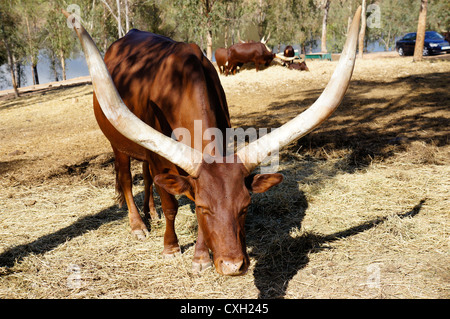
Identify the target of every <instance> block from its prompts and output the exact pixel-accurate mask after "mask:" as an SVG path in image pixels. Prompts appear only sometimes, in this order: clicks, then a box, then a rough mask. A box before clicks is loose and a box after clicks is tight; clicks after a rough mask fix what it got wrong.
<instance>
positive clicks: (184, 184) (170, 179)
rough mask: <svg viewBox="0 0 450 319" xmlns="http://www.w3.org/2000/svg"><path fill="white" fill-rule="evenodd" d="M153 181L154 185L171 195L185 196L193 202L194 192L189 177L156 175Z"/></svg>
mask: <svg viewBox="0 0 450 319" xmlns="http://www.w3.org/2000/svg"><path fill="white" fill-rule="evenodd" d="M153 181H154V182H155V184H156V185H158V186H160V187H162V188H163V189H164V190H166V191H167V192H168V193H170V194H172V195H186V196H187V197H189V198H190V199H192V200H194V190H193V187H192V184H191V182H190V179H189V177H185V176H180V175H173V174H158V175H156V176H155V177H154V179H153Z"/></svg>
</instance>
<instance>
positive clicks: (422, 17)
mask: <svg viewBox="0 0 450 319" xmlns="http://www.w3.org/2000/svg"><path fill="white" fill-rule="evenodd" d="M427 4H428V0H421V4H420V13H419V22H418V24H417V36H416V45H415V47H414V58H413V61H414V62H417V61H422V56H423V43H424V41H425V27H426V24H427Z"/></svg>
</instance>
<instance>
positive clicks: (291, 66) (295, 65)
mask: <svg viewBox="0 0 450 319" xmlns="http://www.w3.org/2000/svg"><path fill="white" fill-rule="evenodd" d="M288 69H290V70H299V71H309V69H308V67H307V66H306V63H305V61H302V62H300V63H297V62H292V63H289V65H288Z"/></svg>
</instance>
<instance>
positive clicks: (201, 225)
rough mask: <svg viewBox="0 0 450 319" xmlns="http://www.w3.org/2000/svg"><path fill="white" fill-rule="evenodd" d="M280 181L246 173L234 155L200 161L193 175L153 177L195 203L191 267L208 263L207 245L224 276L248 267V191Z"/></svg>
mask: <svg viewBox="0 0 450 319" xmlns="http://www.w3.org/2000/svg"><path fill="white" fill-rule="evenodd" d="M204 156H207V155H204ZM282 180H283V176H282V175H281V174H277V173H275V174H256V175H255V174H249V172H248V171H247V169H246V168H245V166H244V165H243V164H242V163H240V161H239V159H238V158H237V157H236V156H235V155H233V156H231V158H224V159H223V160H220V161H219V162H217V161H211V160H208V161H203V163H202V164H201V165H200V167H199V171H198V172H197V174H196V176H181V175H172V174H159V175H157V176H156V177H155V179H154V181H155V183H156V184H158V185H159V186H161V187H163V188H164V189H165V190H166V191H168V192H169V193H171V194H174V195H182V194H183V195H186V196H187V197H189V198H190V199H192V200H193V201H194V202H195V206H196V215H197V220H198V233H199V235H198V236H199V238H198V240H197V245H198V246H197V247H196V252H195V255H194V262H193V266H194V268H195V267H197V269H199V270H200V269H201V265H202V264H208V262H209V259H210V258H209V253H208V250H207V249H205V248H206V247H207V248H209V249H210V250H211V252H212V255H213V260H214V265H215V267H216V270H217V272H219V273H220V274H223V275H239V274H242V273H244V272H245V271H246V270H247V268H248V266H249V257H248V255H247V251H246V244H245V229H244V226H245V219H246V215H247V210H248V208H249V205H250V203H251V197H250V194H251V193H262V192H265V191H267V190H268V189H270V188H271V187H273V186H275V185H277V184H279V183H280V182H281V181H282ZM203 245H205V246H206V247H202V246H203Z"/></svg>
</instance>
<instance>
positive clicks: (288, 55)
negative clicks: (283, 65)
mask: <svg viewBox="0 0 450 319" xmlns="http://www.w3.org/2000/svg"><path fill="white" fill-rule="evenodd" d="M283 53H284V56H285V57H286V58H292V57H294V56H295V51H294V48H293V47H292V45H288V46H287V47H286V48H284V52H283Z"/></svg>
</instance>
